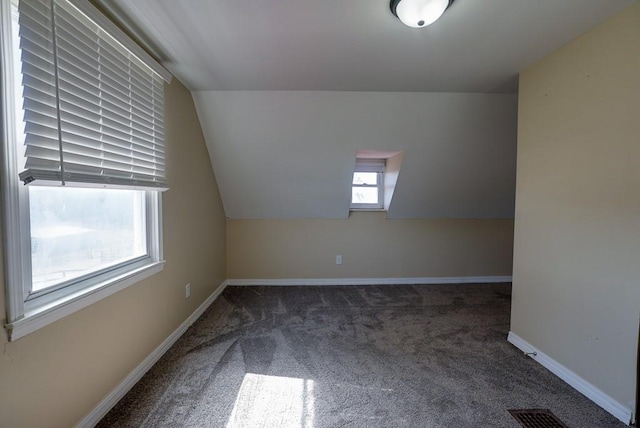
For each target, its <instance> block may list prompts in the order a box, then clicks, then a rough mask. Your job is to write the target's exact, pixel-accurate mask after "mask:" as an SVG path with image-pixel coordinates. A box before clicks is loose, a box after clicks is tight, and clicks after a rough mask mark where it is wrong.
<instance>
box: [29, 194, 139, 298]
mask: <svg viewBox="0 0 640 428" xmlns="http://www.w3.org/2000/svg"><path fill="white" fill-rule="evenodd" d="M144 201H145V193H144V192H143V191H138V190H119V189H118V190H116V189H78V188H67V187H36V186H30V187H29V202H30V215H31V262H32V272H33V273H32V282H33V286H32V291H38V290H42V289H44V288H47V287H51V286H53V285H56V284H59V283H62V282H65V281H68V280H70V279H73V278H77V277H79V276H82V275H86V274H88V273H91V272H95V271H98V270H101V269H104V268H108V267H110V266H114V265H116V264H119V263H122V262H125V261H127V260H131V259H134V258H137V257H139V256H143V255H145V254H146V253H147V248H146V228H145V224H146V222H145V204H144Z"/></svg>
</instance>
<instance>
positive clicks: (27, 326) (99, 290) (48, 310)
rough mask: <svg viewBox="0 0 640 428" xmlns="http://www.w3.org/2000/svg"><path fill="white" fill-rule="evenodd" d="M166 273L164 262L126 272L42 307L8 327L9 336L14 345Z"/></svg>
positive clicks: (9, 324)
mask: <svg viewBox="0 0 640 428" xmlns="http://www.w3.org/2000/svg"><path fill="white" fill-rule="evenodd" d="M163 269H164V261H159V262H154V263H150V264H148V265H145V266H143V267H141V268H138V269H136V270H134V271H132V272H127V273H125V274H123V275H122V276H120V277H117V278H111V279H109V280H107V281H106V282H105V283H101V284H97V285H95V286H93V287H87V288H84V289H82V290H80V291H78V292H77V293H75V294H72V295H70V296H66V297H64V298H61V299H59V300H54V301H53V302H51V303H49V304H47V305H43V306H39V307H38V308H36V309H34V310H32V311H30V312H27V313H25V315H24V317H23V318H20V319H18V320H16V321H14V322H12V323H8V324H6V325H5V327H6V329H7V332H8V334H9V340H10V341H14V340H17V339H20V338H21V337H24V336H26V335H27V334H29V333H33V332H34V331H36V330H38V329H39V328H42V327H44V326H46V325H49V324H51V323H52V322H55V321H58V320H59V319H62V318H64V317H66V316H67V315H70V314H72V313H74V312H76V311H79V310H80V309H83V308H86V307H87V306H89V305H92V304H94V303H96V302H98V301H100V300H102V299H104V298H105V297H109V296H111V295H112V294H115V293H117V292H118V291H121V290H124V289H125V288H127V287H129V286H131V285H133V284H135V283H136V282H139V281H142V280H143V279H145V278H148V277H150V276H151V275H154V274H156V273H158V272H161V271H162V270H163Z"/></svg>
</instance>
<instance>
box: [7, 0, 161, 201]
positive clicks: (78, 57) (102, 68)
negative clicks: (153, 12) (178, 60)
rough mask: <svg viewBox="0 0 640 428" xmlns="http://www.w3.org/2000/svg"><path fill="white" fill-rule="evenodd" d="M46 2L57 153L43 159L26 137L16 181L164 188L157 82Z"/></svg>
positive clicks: (67, 9) (78, 16)
mask: <svg viewBox="0 0 640 428" xmlns="http://www.w3.org/2000/svg"><path fill="white" fill-rule="evenodd" d="M24 2H25V1H24V0H23V1H22V2H21V4H22V3H24ZM29 3H33V2H29ZM53 4H54V20H53V26H54V27H53V28H54V30H55V46H56V49H55V53H56V54H57V55H56V57H55V60H56V61H57V62H56V64H57V71H58V73H57V85H58V94H59V109H60V110H59V111H60V117H59V119H60V121H59V124H60V131H61V132H60V136H61V143H60V144H58V150H59V152H60V153H59V154H58V157H57V158H55V159H49V157H47V156H49V155H48V152H47V153H45V152H43V151H42V150H30V146H31V141H32V139H31V138H27V142H26V145H27V148H28V149H27V152H28V154H27V161H26V171H24V172H23V173H22V174H21V175H20V177H21V179H23V180H24V181H25V183H28V182H30V181H34V180H35V181H36V182H38V180H44V181H58V182H63V183H64V184H71V185H98V186H107V187H111V186H113V187H118V186H133V187H137V188H155V189H163V188H166V182H165V159H164V125H163V117H164V80H163V79H162V78H161V77H160V76H159V75H157V74H156V73H155V72H154V71H152V70H151V68H149V67H148V66H147V65H146V64H145V63H144V62H142V61H141V60H140V59H138V57H137V56H135V55H133V54H132V53H131V52H130V51H129V50H128V49H126V48H125V47H123V46H122V45H121V44H120V43H119V42H117V41H116V40H115V39H114V38H113V37H111V36H110V35H109V34H107V33H106V32H105V31H104V30H103V29H102V28H101V27H99V26H98V25H97V24H96V23H95V22H94V21H93V20H91V19H89V18H88V17H87V16H86V15H84V14H83V13H82V12H80V11H79V10H78V9H76V7H74V6H73V5H72V4H71V3H70V2H69V1H67V0H54V1H53ZM49 10H50V8H49ZM28 30H29V29H28V28H25V30H24V31H25V32H26V31H28ZM20 32H21V35H22V32H23V29H22V27H21V29H20ZM55 83H56V81H55V75H54V84H53V85H54V88H55ZM26 92H27V89H26V88H25V98H26ZM54 93H55V91H54ZM53 107H54V109H55V104H54V106H53ZM25 111H28V109H27V108H26V107H25ZM53 125H55V123H54V124H53ZM54 129H55V130H56V131H57V128H54ZM34 148H35V147H34ZM38 149H39V147H38ZM43 156H44V157H45V159H42V157H43ZM32 158H33V159H32ZM60 158H62V162H60ZM52 161H53V162H52ZM45 162H46V165H45V167H43V168H39V166H40V165H44V163H45ZM56 162H57V164H56ZM56 168H57V169H56Z"/></svg>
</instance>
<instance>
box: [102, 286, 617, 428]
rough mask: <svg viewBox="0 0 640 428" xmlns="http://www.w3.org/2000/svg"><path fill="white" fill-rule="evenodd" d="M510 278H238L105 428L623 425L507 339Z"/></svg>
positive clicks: (113, 413)
mask: <svg viewBox="0 0 640 428" xmlns="http://www.w3.org/2000/svg"><path fill="white" fill-rule="evenodd" d="M509 308H510V286H509V285H508V284H479V285H472V284H465V285H450V284H447V285H427V286H416V285H406V286H380V287H378V286H361V287H360V286H358V287H356V286H344V287H338V286H331V287H228V288H227V289H226V290H225V291H224V293H223V294H222V296H221V297H219V298H218V299H217V300H216V301H215V302H214V304H213V305H212V306H211V307H210V308H209V309H208V310H207V312H206V313H205V314H204V315H203V316H202V317H201V318H200V319H199V320H198V321H197V322H196V323H195V324H194V325H193V326H192V327H191V328H190V329H189V330H188V332H187V333H186V334H185V335H184V336H183V337H182V338H181V339H180V340H179V341H178V342H177V343H176V344H175V345H174V346H173V347H172V348H171V349H170V350H169V351H168V352H167V354H165V356H164V357H163V358H162V359H161V360H160V361H159V362H158V363H157V364H156V365H155V366H154V367H153V368H152V369H151V370H150V371H149V373H148V374H147V375H146V376H145V377H144V378H143V379H142V380H141V381H140V382H139V383H138V384H137V385H136V386H135V387H134V388H133V389H132V390H131V391H130V392H129V394H127V395H126V396H125V397H124V398H123V399H122V400H121V401H120V403H118V405H116V407H114V408H113V409H112V411H111V412H109V414H107V415H106V416H105V418H104V419H103V420H102V421H101V423H100V424H99V426H100V427H227V428H239V427H247V428H261V427H264V428H276V427H304V428H321V427H353V428H356V427H368V428H372V427H389V428H396V427H434V428H435V427H447V428H451V427H514V428H517V427H519V426H520V425H519V424H518V422H516V421H515V420H514V419H513V417H512V416H511V415H510V414H509V412H508V410H509V409H522V408H548V409H550V410H551V411H552V412H554V413H555V415H556V416H558V418H560V419H561V420H562V421H563V422H564V423H565V424H567V426H569V427H573V428H578V427H579V428H585V427H594V428H605V427H623V426H625V425H624V424H622V423H619V422H618V421H617V420H616V419H615V418H613V417H612V416H610V415H609V414H608V413H606V412H605V411H604V410H602V409H600V408H599V407H597V406H596V405H595V404H593V403H591V402H590V401H589V400H587V399H586V398H584V397H583V396H582V395H580V394H579V393H577V392H576V391H574V390H573V389H572V388H571V387H569V386H568V385H566V384H565V383H564V382H562V381H561V380H559V379H558V378H556V377H555V376H554V375H553V374H551V373H550V372H548V371H546V370H545V369H544V368H542V367H541V366H539V365H538V364H537V363H536V362H534V361H533V360H531V359H530V358H528V357H525V356H524V355H523V354H522V353H521V352H520V351H519V350H517V349H516V348H514V347H513V346H512V345H510V344H509V343H508V342H507V341H506V336H507V332H508V329H509Z"/></svg>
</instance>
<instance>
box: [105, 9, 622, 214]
mask: <svg viewBox="0 0 640 428" xmlns="http://www.w3.org/2000/svg"><path fill="white" fill-rule="evenodd" d="M93 1H94V2H97V3H99V4H102V6H103V7H104V8H105V9H108V10H109V11H110V12H111V13H113V14H114V15H116V16H119V19H120V21H121V22H123V23H124V25H125V26H129V27H130V28H132V29H134V30H139V32H140V34H144V35H145V36H147V37H148V38H149V40H150V41H151V43H150V45H154V47H155V48H156V51H157V53H158V55H159V56H161V57H162V58H161V59H162V60H163V63H164V64H165V66H166V67H167V68H168V69H169V70H171V71H172V72H173V73H174V74H175V75H176V77H178V79H180V80H181V81H182V82H183V83H185V84H186V85H187V87H188V88H189V89H190V90H192V91H193V95H194V99H195V101H196V105H197V109H198V114H199V116H200V121H201V124H202V127H203V130H204V133H205V137H206V140H207V145H208V149H209V154H210V156H211V161H212V165H213V167H214V171H215V174H216V177H217V179H218V183H219V187H220V191H221V194H222V199H223V203H224V206H225V210H226V214H227V216H229V217H232V218H297V217H316V218H321V217H324V218H342V217H346V216H348V207H349V197H350V180H351V173H352V170H353V166H354V161H355V153H356V151H357V150H358V149H371V150H384V151H403V152H404V160H403V163H402V169H401V171H400V175H399V177H398V181H397V186H396V189H395V192H394V196H393V200H392V202H391V206H390V208H389V212H388V216H389V217H391V218H393V217H396V218H402V217H495V218H499V217H511V216H513V206H514V187H515V183H514V181H515V152H516V127H517V124H516V122H517V96H516V95H515V93H516V92H517V73H518V71H519V70H522V69H524V68H525V67H527V66H528V65H530V64H531V63H533V62H535V61H536V60H538V59H539V58H542V57H543V56H545V55H547V54H549V53H550V52H552V51H553V50H555V49H557V48H558V47H560V46H562V45H564V44H565V43H567V42H569V41H570V40H572V39H573V38H575V37H577V36H579V35H580V34H582V33H583V32H585V31H587V30H588V29H590V28H592V27H593V26H595V25H596V24H598V23H600V22H602V21H603V20H605V19H606V18H608V17H610V16H612V15H613V14H615V13H616V12H618V11H620V10H621V9H623V8H624V7H626V6H628V5H630V4H632V3H634V2H635V1H634V0H561V1H557V0H535V1H534V0H456V1H455V2H454V3H453V5H452V7H451V8H450V9H449V10H448V11H447V12H446V13H445V15H444V16H443V17H442V18H441V19H440V20H439V21H438V22H436V23H435V24H433V25H432V26H430V27H428V28H425V29H420V30H416V29H410V28H408V27H405V26H404V25H402V24H401V23H400V21H399V20H398V19H397V18H395V17H394V16H393V15H392V14H391V12H390V11H389V4H388V1H387V0H349V1H344V0H325V1H319V0H296V1H291V0H243V1H228V0H184V1H180V2H177V1H174V0H93Z"/></svg>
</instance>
